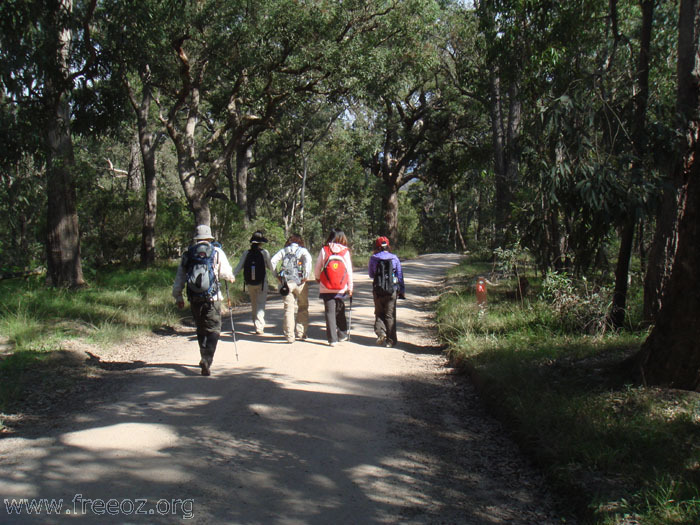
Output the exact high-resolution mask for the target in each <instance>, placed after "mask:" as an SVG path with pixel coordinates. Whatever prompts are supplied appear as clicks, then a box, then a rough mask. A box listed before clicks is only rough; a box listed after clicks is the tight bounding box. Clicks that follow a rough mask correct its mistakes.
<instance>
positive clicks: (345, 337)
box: [338, 335, 350, 343]
mask: <svg viewBox="0 0 700 525" xmlns="http://www.w3.org/2000/svg"><path fill="white" fill-rule="evenodd" d="M348 339H350V337H349V336H347V335H344V336H342V337H339V338H338V341H340V342H341V343H342V342H343V341H347V340H348Z"/></svg>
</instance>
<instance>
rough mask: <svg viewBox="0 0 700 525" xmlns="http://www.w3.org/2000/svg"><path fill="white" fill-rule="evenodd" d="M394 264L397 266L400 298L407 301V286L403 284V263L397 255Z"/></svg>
mask: <svg viewBox="0 0 700 525" xmlns="http://www.w3.org/2000/svg"><path fill="white" fill-rule="evenodd" d="M394 264H395V265H396V279H397V280H398V282H399V297H400V298H401V299H405V297H404V295H405V294H406V286H405V285H404V282H403V269H402V268H401V261H400V260H399V258H398V257H397V256H396V255H394Z"/></svg>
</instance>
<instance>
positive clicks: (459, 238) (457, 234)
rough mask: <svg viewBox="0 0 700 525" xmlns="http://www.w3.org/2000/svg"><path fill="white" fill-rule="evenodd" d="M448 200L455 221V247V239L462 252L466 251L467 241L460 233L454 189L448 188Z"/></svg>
mask: <svg viewBox="0 0 700 525" xmlns="http://www.w3.org/2000/svg"><path fill="white" fill-rule="evenodd" d="M450 202H451V203H452V217H453V218H454V221H455V249H456V248H457V241H459V245H460V247H461V248H462V251H463V252H466V251H467V243H466V242H464V236H463V235H462V228H461V227H460V224H459V210H458V208H457V194H456V192H455V190H454V189H452V190H450Z"/></svg>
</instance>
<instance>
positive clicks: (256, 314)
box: [233, 231, 275, 335]
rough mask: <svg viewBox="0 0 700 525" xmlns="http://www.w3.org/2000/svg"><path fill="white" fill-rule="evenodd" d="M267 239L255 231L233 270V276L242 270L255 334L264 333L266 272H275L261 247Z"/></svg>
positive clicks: (266, 288)
mask: <svg viewBox="0 0 700 525" xmlns="http://www.w3.org/2000/svg"><path fill="white" fill-rule="evenodd" d="M266 242H267V239H266V238H265V235H264V234H263V233H262V232H261V231H256V232H255V233H253V235H252V236H251V238H250V248H249V249H247V250H246V251H244V252H243V253H242V254H241V258H240V260H239V261H238V264H237V265H236V268H235V269H234V270H233V274H234V275H238V272H240V271H241V269H243V278H244V281H245V285H246V287H247V289H248V295H249V297H250V308H251V314H252V317H253V325H254V327H255V328H254V329H255V333H256V334H258V335H263V334H264V333H265V304H266V303H267V291H268V288H269V286H268V283H267V270H270V272H273V273H274V271H275V269H274V268H273V266H272V263H271V262H270V254H269V253H268V251H267V250H266V249H264V248H263V247H262V245H263V243H266Z"/></svg>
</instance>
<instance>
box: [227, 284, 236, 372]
mask: <svg viewBox="0 0 700 525" xmlns="http://www.w3.org/2000/svg"><path fill="white" fill-rule="evenodd" d="M226 303H227V304H228V315H229V318H230V319H231V333H232V334H233V348H235V349H236V361H238V343H237V342H236V325H235V324H233V311H232V310H231V297H230V296H229V294H228V281H226Z"/></svg>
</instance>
